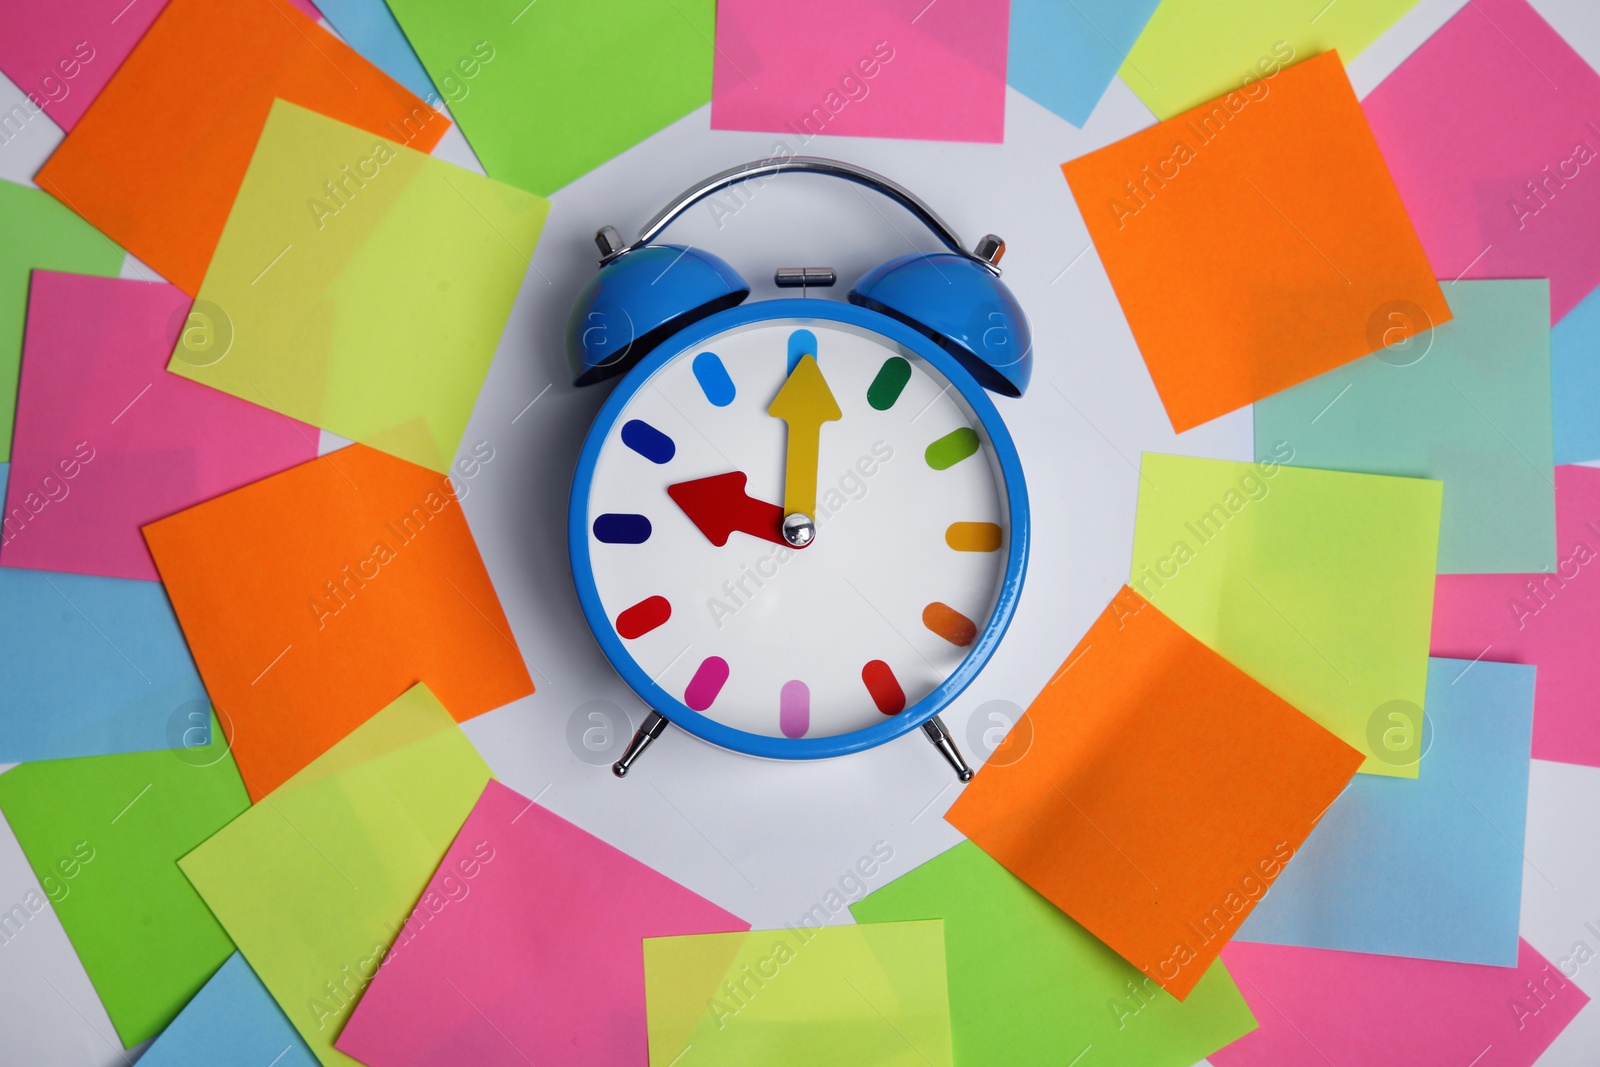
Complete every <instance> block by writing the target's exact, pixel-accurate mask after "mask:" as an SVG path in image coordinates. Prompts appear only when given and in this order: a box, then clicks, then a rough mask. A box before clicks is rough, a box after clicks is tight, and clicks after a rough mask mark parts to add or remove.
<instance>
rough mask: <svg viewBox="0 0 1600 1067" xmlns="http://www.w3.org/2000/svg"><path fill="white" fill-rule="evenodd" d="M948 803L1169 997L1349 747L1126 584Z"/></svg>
mask: <svg viewBox="0 0 1600 1067" xmlns="http://www.w3.org/2000/svg"><path fill="white" fill-rule="evenodd" d="M1023 722H1024V723H1026V724H1027V725H1026V727H1024V726H1023V725H1021V724H1019V726H1018V727H1015V728H1014V729H1031V731H1032V737H1033V741H1032V745H1031V746H1030V747H1029V748H1028V750H1027V751H1026V753H1024V754H1023V755H1022V756H1021V758H1019V759H1015V760H1013V761H1011V762H1008V763H1004V764H994V763H991V764H989V765H986V766H985V767H984V768H983V770H981V771H980V772H979V773H978V776H977V777H976V778H974V779H973V780H972V784H971V785H969V786H967V788H966V791H965V792H963V793H962V794H961V796H960V797H958V798H957V800H956V802H955V804H953V805H952V806H951V808H950V810H949V812H947V813H946V815H945V818H946V819H948V820H949V821H950V823H951V824H952V825H954V826H955V828H956V829H958V830H960V831H961V832H962V833H964V834H966V835H967V836H968V837H969V838H971V839H972V840H973V841H974V842H976V843H977V845H978V847H979V848H981V849H983V850H984V851H985V852H987V853H989V855H991V856H993V857H994V858H995V859H997V860H999V861H1000V862H1001V863H1002V864H1004V865H1005V866H1006V868H1007V869H1009V870H1010V871H1011V873H1013V874H1015V875H1016V876H1017V877H1019V878H1021V879H1022V880H1023V881H1024V882H1027V883H1028V884H1029V885H1030V886H1032V887H1033V888H1034V889H1035V890H1037V891H1038V892H1039V893H1040V894H1041V895H1042V896H1044V897H1045V898H1046V899H1048V900H1049V901H1050V902H1051V903H1052V904H1054V905H1055V906H1056V907H1058V908H1060V909H1061V910H1062V911H1064V912H1066V913H1067V914H1068V915H1070V916H1071V917H1072V918H1073V919H1075V920H1077V921H1078V922H1079V923H1081V924H1083V926H1084V927H1085V928H1086V929H1088V931H1089V932H1090V933H1091V934H1093V935H1094V936H1095V937H1098V938H1099V939H1100V940H1102V941H1104V942H1105V943H1106V944H1107V945H1109V946H1110V947H1111V948H1112V949H1113V950H1114V951H1116V953H1117V954H1118V955H1120V956H1121V957H1122V958H1123V959H1125V960H1127V961H1128V962H1129V963H1131V964H1133V965H1134V966H1135V967H1137V968H1139V969H1140V970H1141V971H1143V972H1144V973H1145V975H1146V976H1147V977H1149V978H1151V979H1152V980H1154V981H1155V982H1157V983H1159V984H1160V985H1161V986H1162V987H1163V988H1164V989H1166V990H1167V992H1169V993H1171V994H1172V995H1173V996H1175V997H1177V998H1178V999H1179V1000H1183V999H1185V998H1187V997H1188V996H1189V995H1190V994H1191V993H1192V992H1193V991H1194V989H1195V987H1196V985H1197V984H1198V983H1199V982H1200V980H1201V979H1202V978H1203V977H1204V976H1205V974H1206V972H1207V970H1208V969H1209V968H1210V967H1211V965H1212V962H1213V961H1214V960H1215V959H1216V958H1217V953H1219V952H1220V951H1222V946H1223V945H1225V944H1226V943H1227V941H1228V939H1229V938H1230V937H1232V936H1233V935H1234V934H1235V933H1236V932H1237V931H1238V929H1239V924H1240V923H1241V922H1243V921H1244V918H1245V917H1246V916H1247V915H1249V914H1250V909H1251V908H1252V907H1254V906H1255V902H1256V901H1257V900H1260V899H1261V896H1262V894H1264V893H1265V892H1266V891H1267V889H1268V887H1270V886H1271V885H1272V882H1273V879H1275V878H1276V877H1277V876H1278V874H1279V873H1280V872H1281V871H1282V870H1283V865H1284V864H1286V863H1288V862H1289V859H1290V858H1291V857H1292V856H1293V855H1294V854H1295V850H1296V849H1298V848H1299V847H1300V843H1301V842H1302V841H1303V840H1305V836H1306V835H1307V834H1308V833H1310V832H1311V827H1312V826H1313V825H1314V824H1315V822H1316V819H1317V817H1318V816H1319V815H1321V814H1322V812H1323V811H1324V810H1325V809H1326V808H1327V806H1328V805H1329V804H1330V803H1332V802H1333V799H1334V797H1336V796H1338V795H1339V790H1340V789H1342V788H1343V787H1344V785H1345V783H1346V782H1348V781H1349V780H1350V776H1351V775H1353V774H1355V772H1356V767H1357V766H1358V765H1359V764H1360V762H1361V756H1360V754H1359V753H1357V752H1356V751H1354V750H1353V749H1351V748H1350V746H1348V745H1346V744H1344V743H1342V742H1341V741H1340V740H1339V739H1338V738H1337V737H1334V736H1333V735H1332V734H1330V733H1328V731H1326V730H1324V729H1323V728H1322V727H1320V726H1318V725H1317V724H1316V723H1314V722H1312V721H1311V720H1310V719H1308V718H1306V717H1305V716H1304V715H1302V714H1300V713H1299V712H1298V711H1296V710H1295V709H1294V708H1292V707H1290V706H1289V705H1288V704H1286V703H1284V702H1283V701H1282V700H1280V699H1279V698H1278V697H1276V696H1273V695H1272V693H1271V692H1269V691H1268V690H1267V689H1266V688H1264V687H1263V686H1261V685H1260V684H1258V683H1257V682H1255V681H1252V680H1251V678H1250V677H1249V676H1248V675H1246V674H1245V673H1244V672H1242V671H1240V670H1239V669H1238V668H1236V667H1234V666H1233V665H1232V664H1230V663H1228V662H1227V661H1226V660H1224V659H1223V658H1222V657H1221V656H1219V655H1217V654H1216V653H1215V652H1212V651H1211V650H1210V649H1208V648H1206V647H1205V645H1203V644H1201V643H1200V642H1199V641H1196V640H1195V639H1194V638H1192V637H1190V636H1189V635H1188V634H1186V633H1184V632H1183V630H1181V629H1180V628H1179V627H1178V626H1177V625H1176V624H1175V623H1173V622H1172V620H1170V619H1168V618H1167V617H1166V616H1165V615H1163V614H1161V612H1160V611H1158V610H1156V609H1155V608H1153V607H1151V606H1150V604H1149V603H1148V602H1147V601H1146V600H1145V599H1144V598H1143V597H1141V596H1139V595H1138V594H1137V593H1135V592H1133V591H1132V590H1131V589H1128V588H1126V587H1124V588H1123V590H1122V591H1121V592H1120V593H1118V594H1117V597H1116V599H1114V600H1113V601H1112V602H1111V604H1110V605H1109V606H1108V607H1107V608H1106V610H1105V611H1104V612H1102V613H1101V615H1100V618H1099V619H1097V620H1096V621H1095V623H1094V625H1093V626H1091V627H1089V632H1088V633H1087V634H1085V635H1084V638H1083V640H1082V641H1081V642H1079V644H1078V647H1077V648H1075V649H1073V651H1072V654H1071V655H1070V656H1068V657H1067V660H1066V662H1065V663H1064V664H1062V667H1061V670H1060V671H1058V672H1057V673H1056V676H1055V677H1054V678H1053V679H1052V680H1051V681H1050V684H1049V685H1047V686H1045V689H1044V692H1042V693H1040V694H1039V696H1038V697H1037V698H1036V699H1035V700H1034V702H1033V704H1032V705H1031V706H1030V707H1029V709H1028V713H1027V715H1026V716H1025V718H1024V720H1023Z"/></svg>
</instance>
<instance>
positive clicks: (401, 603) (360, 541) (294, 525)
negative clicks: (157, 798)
mask: <svg viewBox="0 0 1600 1067" xmlns="http://www.w3.org/2000/svg"><path fill="white" fill-rule="evenodd" d="M493 456H494V449H493V447H492V446H484V447H483V448H481V449H479V450H478V451H476V452H475V454H474V456H473V458H471V459H470V460H463V461H462V466H461V467H460V468H458V473H461V472H470V473H477V472H478V471H479V470H481V465H482V463H483V462H487V461H489V460H492V459H493ZM467 479H468V474H466V473H461V481H460V482H459V483H453V482H452V481H451V480H450V479H449V478H445V477H440V476H439V475H436V474H433V473H431V472H429V471H425V470H423V469H422V468H421V467H415V466H412V465H411V464H409V463H406V462H404V461H403V460H397V459H394V458H393V457H391V456H386V455H384V454H383V453H381V452H374V451H373V450H371V449H369V448H365V447H363V446H361V445H352V446H351V447H349V448H344V449H340V450H339V451H337V452H334V453H330V454H329V455H326V456H323V457H322V458H320V459H317V460H313V461H312V462H310V463H303V464H301V465H300V466H298V467H294V468H292V469H290V470H288V471H285V472H284V473H282V474H278V475H274V476H273V477H271V478H267V479H264V480H262V481H259V482H256V483H255V484H254V485H248V486H246V487H244V488H243V489H238V490H235V491H234V492H232V493H229V494H227V495H225V496H220V497H217V498H216V499H214V500H209V501H207V502H206V503H204V504H199V505H196V506H195V507H192V508H190V509H189V510H187V511H182V512H179V513H178V514H177V515H174V516H172V517H170V518H167V519H163V520H161V521H160V522H157V523H155V524H153V525H150V526H146V527H145V530H144V533H145V538H146V540H147V541H148V542H149V545H150V552H151V554H152V555H153V556H154V557H155V560H156V566H157V567H158V568H159V569H160V571H161V580H162V581H163V582H164V583H165V584H166V587H167V593H168V595H169V596H171V597H172V603H173V607H174V609H175V610H176V611H177V614H178V621H179V622H180V623H182V624H183V630H184V634H185V636H186V637H187V638H188V641H189V647H190V649H192V650H193V652H194V657H195V662H196V664H197V665H198V666H199V668H200V676H201V677H202V678H203V679H205V681H206V685H207V688H208V690H209V691H210V693H211V696H212V699H213V700H215V701H216V702H217V704H218V705H219V706H220V707H222V708H223V709H224V710H225V711H226V712H227V715H228V717H229V719H231V721H232V730H233V739H234V755H235V756H236V758H237V759H238V761H239V771H240V773H241V774H243V775H244V781H245V785H246V786H247V787H248V788H249V790H250V796H251V798H252V799H253V800H259V799H261V797H263V796H265V795H266V794H268V793H270V792H271V791H272V790H273V789H275V788H277V787H278V786H279V785H280V784H282V783H283V782H284V781H285V780H286V779H288V778H289V777H290V776H292V775H293V774H295V772H297V771H299V770H300V769H301V768H302V767H304V766H305V765H306V764H307V763H309V762H311V761H312V760H313V759H315V758H316V757H317V756H318V755H320V754H321V753H322V752H324V751H325V750H327V749H328V748H329V747H330V746H331V745H333V743H334V742H335V741H337V740H339V739H340V738H341V737H343V736H344V735H345V734H347V733H349V732H350V731H351V730H353V729H354V728H355V727H356V726H358V725H360V724H361V723H362V722H363V721H365V720H366V719H368V718H369V717H371V716H372V715H373V714H374V713H376V712H377V711H379V710H380V709H382V708H383V707H384V706H385V705H387V704H388V703H389V702H390V701H392V700H394V699H395V698H396V697H398V696H399V695H400V694H401V693H403V692H405V691H406V690H407V689H409V688H410V687H411V685H412V684H413V683H415V682H416V681H417V680H418V679H421V680H422V681H423V682H426V683H427V684H428V686H429V688H431V689H432V690H433V691H434V692H435V693H436V694H437V695H438V696H439V699H440V700H442V701H444V702H445V706H446V707H448V708H449V709H450V711H451V713H452V714H453V715H455V716H456V718H457V719H458V720H465V719H469V718H471V717H473V716H474V715H481V714H482V713H484V712H486V711H490V710H493V709H494V708H497V707H500V706H501V705H502V704H507V703H510V702H511V701H513V700H516V699H517V698H519V697H523V696H527V695H528V694H529V693H531V692H533V681H532V679H531V678H529V676H528V669H527V667H526V666H524V665H523V662H522V656H521V654H520V653H519V652H518V651H517V647H516V643H515V642H514V641H513V639H512V636H511V627H510V625H509V624H508V623H507V622H506V617H505V612H504V611H502V610H501V608H500V600H499V598H498V597H497V596H496V595H495V591H494V586H493V585H491V584H490V583H489V575H488V573H487V572H486V571H485V570H484V566H483V559H482V557H480V556H479V555H478V548H477V544H476V543H475V542H474V541H473V539H472V532H471V531H470V530H469V529H468V528H467V523H466V519H465V517H464V516H463V515H462V514H461V508H460V505H459V503H458V497H459V495H460V494H462V493H465V492H467V491H468V487H469V486H470V481H469V480H467Z"/></svg>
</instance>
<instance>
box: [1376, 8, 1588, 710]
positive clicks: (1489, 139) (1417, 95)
mask: <svg viewBox="0 0 1600 1067" xmlns="http://www.w3.org/2000/svg"><path fill="white" fill-rule="evenodd" d="M1362 106H1363V107H1364V108H1365V109H1366V113H1367V121H1368V122H1370V123H1371V125H1372V132H1373V133H1374V134H1375V135H1376V136H1377V138H1378V146H1379V147H1380V148H1381V149H1382V150H1383V158H1384V160H1385V161H1386V162H1387V163H1388V164H1389V171H1390V173H1391V174H1393V175H1394V182H1395V185H1396V186H1397V187H1398V188H1399V190H1400V197H1401V199H1402V200H1404V201H1405V205H1406V210H1407V211H1408V212H1410V214H1411V221H1412V223H1413V224H1414V225H1415V226H1416V229H1417V236H1419V237H1421V238H1422V246H1423V248H1424V249H1425V250H1426V251H1427V253H1428V260H1429V262H1430V263H1432V264H1433V271H1434V273H1435V274H1436V275H1438V276H1439V277H1440V278H1549V279H1550V321H1551V322H1555V321H1557V320H1559V319H1560V318H1561V317H1562V316H1563V315H1565V314H1566V313H1567V312H1568V311H1570V310H1571V309H1572V307H1573V306H1574V305H1576V304H1577V303H1578V301H1580V300H1582V299H1583V298H1584V296H1585V295H1587V294H1588V292H1589V291H1590V290H1591V289H1593V288H1594V287H1595V286H1596V285H1600V240H1596V239H1595V235H1596V234H1600V74H1596V73H1595V71H1594V69H1593V68H1592V67H1590V66H1589V65H1588V64H1587V63H1585V62H1584V61H1583V59H1582V58H1581V57H1580V56H1579V55H1578V53H1577V52H1575V51H1573V50H1572V47H1571V46H1570V45H1568V44H1567V43H1566V42H1565V41H1564V40H1562V39H1561V36H1560V35H1559V34H1558V33H1556V31H1555V30H1553V29H1551V28H1550V25H1549V24H1548V23H1546V22H1545V21H1544V19H1542V18H1540V17H1539V14H1538V12H1536V11H1534V9H1533V8H1532V7H1530V6H1529V5H1528V3H1527V0H1472V3H1470V4H1467V5H1466V6H1465V7H1463V8H1462V9H1461V11H1460V12H1459V13H1458V14H1457V15H1456V16H1455V17H1454V18H1452V19H1451V20H1450V21H1449V22H1447V23H1445V24H1444V26H1443V27H1442V28H1441V29H1440V30H1439V32H1438V33H1435V34H1434V35H1433V36H1432V37H1430V38H1429V39H1428V40H1427V41H1426V42H1424V43H1423V45H1422V47H1420V48H1418V49H1417V50H1416V52H1414V53H1413V54H1412V55H1411V57H1410V58H1408V59H1407V60H1406V61H1405V62H1404V63H1402V64H1400V66H1399V67H1398V68H1397V69H1396V70H1395V72H1394V73H1393V74H1391V75H1390V76H1389V77H1388V78H1386V79H1384V81H1383V83H1382V84H1380V85H1379V86H1378V87H1377V88H1376V89H1374V90H1373V91H1372V92H1371V93H1370V94H1368V96H1367V98H1366V100H1365V101H1363V102H1362ZM1448 295H1449V294H1448V291H1447V292H1446V296H1447V297H1448ZM1541 684H1543V683H1542V682H1541Z"/></svg>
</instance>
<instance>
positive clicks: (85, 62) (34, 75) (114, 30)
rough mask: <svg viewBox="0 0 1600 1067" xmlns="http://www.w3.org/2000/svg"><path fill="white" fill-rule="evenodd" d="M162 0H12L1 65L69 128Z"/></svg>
mask: <svg viewBox="0 0 1600 1067" xmlns="http://www.w3.org/2000/svg"><path fill="white" fill-rule="evenodd" d="M165 6H166V0H139V2H138V3H129V2H128V0H13V2H12V3H8V4H7V5H6V12H5V14H6V28H5V32H4V33H0V70H3V71H5V74H6V77H8V78H10V79H11V80H12V81H13V82H16V84H17V88H19V89H21V90H22V91H23V92H25V93H27V94H28V97H29V99H30V100H31V101H32V102H33V104H34V106H36V107H40V108H43V109H44V113H45V114H46V115H49V116H50V118H51V119H52V120H53V121H54V122H55V124H56V125H57V126H60V127H61V128H62V129H64V130H70V129H72V127H73V126H74V125H76V124H77V122H78V119H79V118H81V117H82V116H83V113H84V111H86V110H88V107H89V105H90V104H91V103H93V102H94V98H95V97H97V96H99V95H100V90H101V89H103V88H105V85H106V82H108V81H110V80H111V75H113V74H115V73H116V72H117V68H118V67H120V66H122V61H123V60H124V59H126V58H128V53H129V52H131V51H133V46H134V45H136V44H138V43H139V38H140V37H142V36H144V31H145V30H147V29H149V28H150V24H151V23H152V22H154V21H155V20H156V16H157V15H159V14H161V9H162V8H164V7H165Z"/></svg>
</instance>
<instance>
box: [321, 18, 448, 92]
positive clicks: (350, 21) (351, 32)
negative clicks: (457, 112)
mask: <svg viewBox="0 0 1600 1067" xmlns="http://www.w3.org/2000/svg"><path fill="white" fill-rule="evenodd" d="M317 7H318V8H320V9H321V11H322V14H323V15H324V16H326V17H327V20H328V21H329V22H330V23H332V24H333V28H334V29H336V30H338V31H339V36H340V37H343V38H344V40H345V43H346V44H348V45H349V46H350V47H351V48H354V49H355V50H356V51H357V52H360V53H361V56H362V58H364V59H366V60H367V61H368V62H369V63H371V64H372V65H373V66H375V67H377V68H378V69H379V70H381V71H383V72H384V73H385V74H387V75H389V77H391V78H393V79H394V80H395V81H397V82H399V83H400V84H401V85H404V86H405V87H406V88H407V89H410V90H411V91H412V92H414V93H416V94H417V95H418V96H420V97H422V99H424V100H426V101H427V102H428V103H430V104H437V103H438V100H439V94H438V92H436V91H435V90H434V88H433V82H432V81H431V80H430V79H429V78H428V72H427V71H425V70H423V69H422V61H421V60H420V59H418V58H417V54H416V53H415V52H413V51H412V50H411V42H410V41H408V40H406V35H405V34H404V33H402V32H401V30H400V24H399V23H398V22H396V21H395V20H394V14H393V13H392V12H390V10H389V5H388V4H386V3H384V0H328V2H327V3H326V4H324V3H322V0H317Z"/></svg>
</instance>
